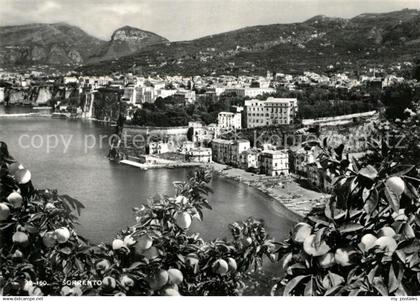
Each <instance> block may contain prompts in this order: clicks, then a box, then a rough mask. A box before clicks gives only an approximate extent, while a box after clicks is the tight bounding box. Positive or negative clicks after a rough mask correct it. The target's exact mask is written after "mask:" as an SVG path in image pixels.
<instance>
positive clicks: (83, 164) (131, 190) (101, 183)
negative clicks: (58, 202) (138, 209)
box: [0, 106, 292, 241]
mask: <svg viewBox="0 0 420 301" xmlns="http://www.w3.org/2000/svg"><path fill="white" fill-rule="evenodd" d="M0 107H1V106H0ZM110 131H111V129H110V128H108V127H105V126H102V125H100V124H96V123H92V122H89V121H85V122H81V121H67V120H55V119H49V118H13V119H10V118H5V119H4V118H3V119H2V118H0V140H3V141H5V142H6V143H7V144H8V145H9V148H10V151H11V153H12V154H13V155H14V156H15V157H16V159H18V160H19V161H21V162H22V163H23V164H24V165H25V166H26V167H28V168H29V169H30V170H31V171H32V174H33V181H34V184H35V185H36V186H37V187H49V188H56V189H58V191H59V193H62V194H69V195H71V196H73V197H75V198H77V199H79V200H80V201H81V202H82V203H83V204H85V206H86V210H85V211H84V212H83V213H82V216H81V219H80V223H81V225H80V227H79V228H80V231H81V232H82V233H83V234H84V235H85V236H86V237H88V238H90V239H92V240H94V241H110V240H111V239H112V237H113V235H114V234H115V233H116V232H117V231H118V230H119V229H121V228H123V227H125V226H129V225H132V224H133V223H134V216H133V212H132V208H133V207H135V206H138V205H139V204H141V203H142V202H145V200H146V199H147V198H148V197H150V196H153V195H154V194H156V193H161V194H172V193H173V185H172V182H173V181H178V180H185V179H186V178H187V177H188V173H189V170H188V169H155V170H148V171H141V170H139V169H136V168H131V167H127V166H122V165H118V164H115V163H112V162H109V161H108V160H107V159H106V158H105V155H106V153H107V149H106V148H103V149H100V148H99V147H96V148H93V149H89V150H88V151H87V152H85V151H84V139H85V136H86V135H95V136H96V137H99V135H105V134H110ZM22 134H27V135H30V136H33V135H42V136H46V135H53V134H54V135H63V137H70V136H71V137H72V140H71V144H70V147H69V148H68V150H67V152H64V150H65V146H64V145H63V144H59V145H58V147H57V148H55V149H53V150H51V151H50V152H49V153H47V152H46V148H45V147H40V148H33V147H31V148H26V149H24V148H22V147H20V146H19V143H18V142H19V137H20V136H21V135H22ZM211 187H212V189H213V190H214V192H213V193H212V194H210V196H209V200H210V204H211V205H212V207H213V210H212V211H207V212H205V214H204V221H203V222H202V223H197V222H195V223H194V225H193V227H192V230H193V231H198V232H200V233H202V235H203V236H204V237H205V238H208V239H211V238H215V237H221V236H225V235H227V234H228V227H227V226H228V224H229V223H230V222H233V221H237V220H243V219H245V218H247V217H248V216H254V217H257V218H261V219H264V220H265V222H266V224H267V230H268V232H269V233H270V234H271V235H273V236H275V237H276V238H278V239H280V238H283V237H284V236H285V235H286V234H287V233H288V231H289V229H290V227H291V224H292V220H291V218H292V215H291V214H290V212H288V211H287V210H285V209H284V208H283V207H282V206H280V205H279V204H278V203H276V202H272V201H270V200H267V197H266V196H265V195H264V194H263V193H261V192H259V191H258V190H256V189H253V188H251V187H248V186H246V185H243V184H238V183H236V182H234V181H231V180H227V179H224V178H220V177H215V178H214V179H213V180H212V183H211Z"/></svg>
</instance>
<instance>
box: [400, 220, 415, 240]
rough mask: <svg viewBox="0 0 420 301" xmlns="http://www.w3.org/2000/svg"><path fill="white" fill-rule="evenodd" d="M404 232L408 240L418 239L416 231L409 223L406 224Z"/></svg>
mask: <svg viewBox="0 0 420 301" xmlns="http://www.w3.org/2000/svg"><path fill="white" fill-rule="evenodd" d="M402 232H403V235H404V236H405V238H406V239H412V238H415V237H416V234H415V233H414V230H413V228H412V227H411V225H410V224H409V223H406V224H404V226H403V231H402Z"/></svg>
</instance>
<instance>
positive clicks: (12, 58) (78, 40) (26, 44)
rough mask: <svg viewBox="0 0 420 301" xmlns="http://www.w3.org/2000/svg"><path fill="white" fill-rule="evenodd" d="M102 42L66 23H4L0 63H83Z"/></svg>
mask: <svg viewBox="0 0 420 301" xmlns="http://www.w3.org/2000/svg"><path fill="white" fill-rule="evenodd" d="M104 43H105V42H104V41H101V40H99V39H97V38H94V37H92V36H90V35H88V34H87V33H86V32H84V31H83V30H81V29H80V28H78V27H76V26H71V25H68V24H66V23H54V24H28V25H19V26H4V27H0V66H2V67H7V66H16V65H17V66H19V65H37V64H47V65H66V64H69V65H75V64H83V63H85V62H86V60H87V58H88V57H89V56H90V55H92V54H93V53H94V52H95V51H97V49H99V48H100V47H101V46H102V45H104Z"/></svg>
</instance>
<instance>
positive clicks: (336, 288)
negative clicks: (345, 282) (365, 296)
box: [324, 284, 343, 296]
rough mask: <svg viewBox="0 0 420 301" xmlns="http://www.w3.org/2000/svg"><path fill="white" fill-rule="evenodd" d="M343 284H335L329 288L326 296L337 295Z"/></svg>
mask: <svg viewBox="0 0 420 301" xmlns="http://www.w3.org/2000/svg"><path fill="white" fill-rule="evenodd" d="M342 287H343V286H342V285H341V284H340V285H337V286H333V287H332V288H330V289H329V290H327V291H326V292H325V294H324V296H335V295H336V294H337V293H338V292H339V291H340V290H341V288H342Z"/></svg>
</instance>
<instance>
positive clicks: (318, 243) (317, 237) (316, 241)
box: [314, 227, 327, 249]
mask: <svg viewBox="0 0 420 301" xmlns="http://www.w3.org/2000/svg"><path fill="white" fill-rule="evenodd" d="M326 229H327V228H326V227H324V228H322V229H319V230H318V231H317V232H316V233H315V239H314V247H315V249H318V248H319V247H320V246H321V243H322V237H323V236H324V232H325V230H326Z"/></svg>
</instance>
